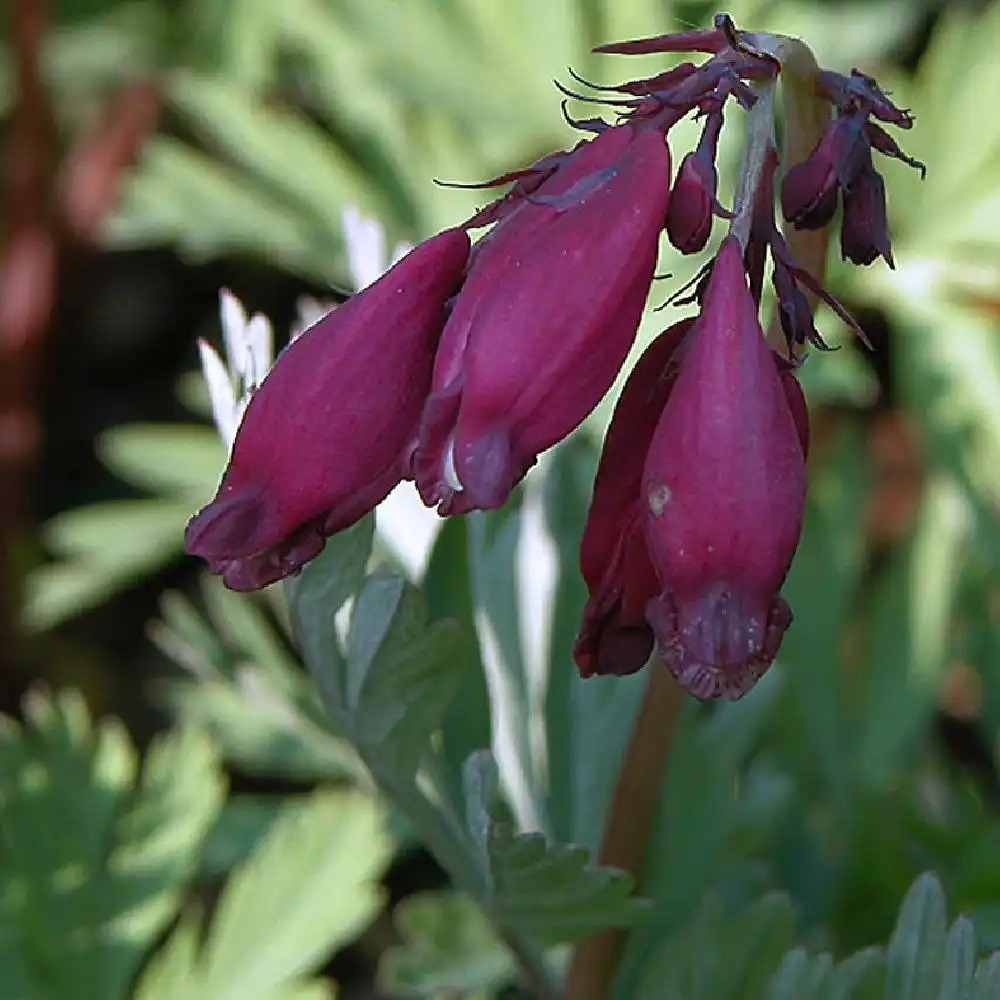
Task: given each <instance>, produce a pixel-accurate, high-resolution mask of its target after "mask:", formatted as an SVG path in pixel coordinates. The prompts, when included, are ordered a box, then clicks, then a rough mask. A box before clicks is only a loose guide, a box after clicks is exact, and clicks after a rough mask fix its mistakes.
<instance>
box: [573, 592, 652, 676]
mask: <svg viewBox="0 0 1000 1000" xmlns="http://www.w3.org/2000/svg"><path fill="white" fill-rule="evenodd" d="M652 652H653V630H652V629H651V628H649V626H648V625H645V624H642V625H623V624H621V623H620V622H615V621H613V620H610V621H609V620H608V618H607V617H606V616H602V615H600V613H599V612H597V611H595V610H594V609H592V608H591V607H590V606H589V605H588V607H587V609H586V610H585V611H584V620H583V625H582V627H581V628H580V634H579V635H578V636H577V639H576V642H575V643H574V645H573V659H574V660H576V665H577V669H579V671H580V676H581V677H584V678H587V677H598V676H603V675H606V674H611V675H614V676H618V677H624V676H625V675H627V674H634V673H636V672H637V671H639V670H641V669H642V668H643V667H644V666H645V665H646V663H647V662H648V661H649V657H650V654H651V653H652Z"/></svg>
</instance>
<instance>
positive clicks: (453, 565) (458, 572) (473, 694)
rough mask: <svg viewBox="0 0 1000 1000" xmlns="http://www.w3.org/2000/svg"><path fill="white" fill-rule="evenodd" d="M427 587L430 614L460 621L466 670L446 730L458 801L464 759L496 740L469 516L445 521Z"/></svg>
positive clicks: (459, 648) (445, 749) (460, 656)
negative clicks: (471, 558)
mask: <svg viewBox="0 0 1000 1000" xmlns="http://www.w3.org/2000/svg"><path fill="white" fill-rule="evenodd" d="M422 589H423V592H424V594H425V596H426V598H427V610H428V613H429V614H430V617H431V618H432V619H434V620H439V619H442V618H450V619H452V620H453V621H454V622H455V623H456V638H455V653H454V655H455V659H456V660H458V661H459V662H460V663H461V664H462V674H461V677H460V679H459V682H458V688H457V690H456V692H455V697H454V699H453V700H452V703H451V705H450V706H449V708H448V710H447V711H446V712H445V716H444V719H443V720H442V722H441V732H442V743H443V746H442V756H443V757H444V762H445V768H446V770H447V774H446V779H447V781H448V784H449V787H450V789H451V793H452V797H453V798H454V800H455V802H456V804H457V803H458V802H460V801H461V794H462V765H463V764H464V762H465V760H466V758H467V757H468V756H469V754H471V753H472V752H473V751H475V750H481V749H482V748H483V747H488V746H490V744H491V740H492V724H491V721H490V698H489V692H488V691H487V688H486V677H485V675H484V673H483V665H482V659H481V657H480V655H479V638H478V636H477V635H476V624H475V606H474V602H473V599H472V592H471V586H470V576H469V557H468V522H467V519H466V518H464V517H450V518H448V519H447V520H446V521H445V522H444V525H443V526H442V528H441V531H440V532H439V534H438V537H437V540H436V542H435V543H434V548H433V549H432V550H431V555H430V561H429V563H428V566H427V572H426V573H425V574H424V581H423V587H422Z"/></svg>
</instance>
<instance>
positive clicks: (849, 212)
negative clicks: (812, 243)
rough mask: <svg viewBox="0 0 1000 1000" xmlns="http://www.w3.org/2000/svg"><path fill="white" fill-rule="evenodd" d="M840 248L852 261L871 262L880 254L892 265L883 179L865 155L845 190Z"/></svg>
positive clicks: (862, 263)
mask: <svg viewBox="0 0 1000 1000" xmlns="http://www.w3.org/2000/svg"><path fill="white" fill-rule="evenodd" d="M840 252H841V255H842V256H843V258H844V259H845V260H849V261H851V262H852V263H854V264H861V265H867V264H871V263H872V262H873V261H874V260H875V259H876V258H877V257H882V258H883V260H885V262H886V263H887V264H888V265H889V267H895V266H896V265H895V261H894V260H893V259H892V246H891V244H890V242H889V220H888V218H887V216H886V207H885V181H883V180H882V177H881V175H880V174H878V173H877V172H876V171H875V168H874V167H873V166H872V164H871V157H869V159H868V165H867V168H866V169H864V170H862V172H861V173H860V174H859V175H858V177H857V179H856V180H855V181H854V183H853V184H852V185H851V187H850V188H849V189H848V190H847V191H845V192H844V220H843V224H842V225H841V229H840Z"/></svg>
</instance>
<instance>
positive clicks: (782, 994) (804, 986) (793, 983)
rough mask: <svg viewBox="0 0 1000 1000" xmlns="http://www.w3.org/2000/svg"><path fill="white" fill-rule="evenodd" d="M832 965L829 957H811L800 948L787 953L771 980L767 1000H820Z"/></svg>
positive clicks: (829, 976) (827, 982)
mask: <svg viewBox="0 0 1000 1000" xmlns="http://www.w3.org/2000/svg"><path fill="white" fill-rule="evenodd" d="M832 965H833V963H832V961H831V959H830V956H829V955H815V956H810V955H809V954H808V953H807V952H806V951H805V949H801V948H797V949H795V951H791V952H789V953H788V954H787V955H786V956H785V958H784V960H783V961H782V963H781V965H780V966H779V967H778V971H777V972H776V973H775V974H774V978H773V979H772V980H771V986H770V989H769V990H768V993H767V997H768V1000H819V998H820V997H821V996H822V991H823V990H824V989H825V988H826V987H827V985H828V984H829V982H830V979H831V974H832Z"/></svg>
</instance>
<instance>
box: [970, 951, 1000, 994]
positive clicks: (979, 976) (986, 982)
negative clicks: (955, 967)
mask: <svg viewBox="0 0 1000 1000" xmlns="http://www.w3.org/2000/svg"><path fill="white" fill-rule="evenodd" d="M972 997H973V1000H994V997H1000V951H998V952H994V953H993V954H992V955H990V957H989V958H984V959H983V960H982V961H981V962H980V963H979V966H978V968H977V969H976V989H975V992H974V993H973V995H972Z"/></svg>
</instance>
